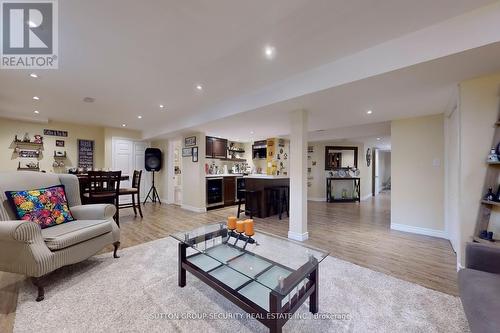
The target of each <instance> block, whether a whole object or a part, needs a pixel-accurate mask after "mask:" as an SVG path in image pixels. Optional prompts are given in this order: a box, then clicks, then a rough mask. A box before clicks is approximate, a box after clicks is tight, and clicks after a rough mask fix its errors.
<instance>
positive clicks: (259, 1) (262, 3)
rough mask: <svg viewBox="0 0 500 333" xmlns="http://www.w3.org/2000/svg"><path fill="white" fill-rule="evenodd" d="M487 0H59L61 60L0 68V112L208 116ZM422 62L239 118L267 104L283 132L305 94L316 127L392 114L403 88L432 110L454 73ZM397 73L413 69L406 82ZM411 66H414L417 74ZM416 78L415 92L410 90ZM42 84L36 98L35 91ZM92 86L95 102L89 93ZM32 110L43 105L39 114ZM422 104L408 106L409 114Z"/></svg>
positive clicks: (95, 117)
mask: <svg viewBox="0 0 500 333" xmlns="http://www.w3.org/2000/svg"><path fill="white" fill-rule="evenodd" d="M492 2H494V1H491V0H440V1H435V0H420V1H414V0H376V1H375V0H372V1H367V0H351V1H341V0H315V1H314V2H312V1H308V0H274V1H266V0H253V1H246V0H238V1H236V0H218V1H213V0H190V1H177V0H168V1H165V0H149V1H136V0H133V1H132V0H106V1H102V0H85V1H78V0H65V1H60V2H59V13H60V22H59V30H60V31H59V36H60V37H59V38H60V41H59V49H60V63H59V64H60V65H59V66H60V69H59V70H51V71H38V73H39V74H40V78H39V79H36V80H34V79H31V78H29V77H28V73H29V72H27V71H15V70H2V71H0V115H2V114H3V115H10V116H12V115H15V116H19V117H33V118H39V119H47V118H48V119H52V120H61V121H69V122H78V123H90V124H98V125H103V126H116V127H118V126H120V125H121V124H122V123H126V124H127V125H128V128H134V129H139V130H143V131H146V130H147V131H149V132H151V133H157V134H162V132H161V131H162V129H164V128H166V127H167V125H168V124H175V123H176V121H178V119H180V118H184V117H194V118H196V119H198V120H199V121H198V122H199V123H202V122H203V120H204V119H205V117H206V114H205V113H203V112H204V111H202V110H207V109H210V107H213V106H214V105H218V104H220V103H223V102H224V101H226V100H228V99H230V98H233V97H234V96H240V95H243V94H246V93H249V92H252V91H256V90H258V89H259V88H260V87H262V86H265V85H269V84H272V83H273V82H276V81H279V80H284V79H286V78H288V77H290V76H292V75H296V74H298V73H301V72H303V71H306V70H309V69H311V68H314V67H317V66H319V65H322V64H325V63H329V62H332V61H335V60H336V59H340V58H342V57H345V56H347V55H350V54H353V53H355V52H359V51H361V50H364V49H367V48H370V47H373V46H375V45H378V44H380V43H383V42H385V41H388V40H391V39H394V38H397V37H400V36H403V35H406V34H409V33H411V32H413V31H417V30H419V29H422V28H424V27H428V26H430V25H433V24H436V23H438V22H441V21H444V20H447V19H449V18H452V17H455V16H457V15H460V14H462V13H465V12H468V11H470V10H473V9H475V8H478V7H481V6H484V5H486V4H489V3H492ZM268 43H270V44H272V45H274V46H275V47H276V50H277V56H276V58H275V59H274V60H273V61H268V60H266V59H265V58H264V57H263V56H262V48H263V47H264V45H266V44H268ZM495 51H496V50H495ZM497 56H498V55H497ZM479 65H481V64H479ZM410 71H411V69H410ZM426 73H427V75H428V76H427V77H425V75H423V74H420V73H419V72H418V71H413V72H410V73H406V72H405V71H403V72H402V73H396V74H390V75H389V77H386V76H384V75H382V77H381V78H380V77H377V78H375V79H374V80H375V81H372V80H371V79H368V80H367V81H366V82H364V81H365V80H364V81H363V82H360V83H354V85H353V86H351V85H346V86H341V87H339V88H340V89H335V90H333V91H325V92H320V93H317V94H316V93H315V94H311V95H308V96H305V97H304V98H303V99H300V100H299V101H298V100H295V99H294V100H291V101H288V102H285V104H281V105H280V104H277V105H272V106H270V107H266V108H264V109H262V110H259V111H256V114H255V115H252V116H246V115H242V116H241V117H243V118H242V119H244V120H248V119H250V118H254V119H257V121H256V122H255V121H254V124H255V126H257V124H259V123H260V124H262V121H261V119H262V118H261V117H262V115H263V114H267V115H270V114H271V113H272V116H271V118H273V117H274V118H276V119H274V118H273V119H274V122H273V121H270V122H269V124H267V125H266V124H264V125H265V126H267V127H269V128H271V127H272V126H274V128H275V131H274V133H275V134H279V133H286V129H285V128H284V127H283V124H284V123H286V122H287V121H286V119H285V120H284V119H283V115H276V116H275V115H274V114H275V113H280V111H281V109H282V108H283V107H288V106H297V105H298V104H299V105H308V106H310V107H311V112H312V115H311V129H318V128H323V127H325V126H327V128H334V127H337V126H340V125H342V126H351V125H356V124H363V123H367V122H370V121H371V122H373V121H386V120H389V119H390V117H394V116H395V115H396V116H397V114H395V111H394V110H395V109H396V108H398V107H400V106H401V105H402V103H404V100H405V99H404V97H407V98H409V99H406V104H407V105H408V104H409V105H413V104H417V105H419V106H420V107H421V108H425V107H429V106H432V108H431V109H432V111H431V110H430V109H429V108H427V109H426V110H427V111H425V112H437V108H438V107H440V106H442V104H443V100H444V98H443V96H444V95H446V94H449V89H450V87H449V85H447V84H449V83H450V80H451V79H452V78H450V77H449V76H450V75H448V76H446V79H443V80H441V78H440V77H439V76H438V75H434V76H438V77H435V79H436V80H437V82H436V83H433V82H431V81H429V80H430V79H433V78H434V77H433V76H432V74H433V73H429V72H426ZM448 74H449V73H448ZM392 75H396V77H394V76H392ZM398 75H401V76H402V78H401V79H402V80H406V81H404V82H405V84H404V85H403V84H401V83H399V79H398ZM408 75H411V76H416V78H417V79H416V81H415V82H413V81H412V80H411V79H410V77H409V76H408ZM421 76H424V77H421ZM457 77H458V76H457ZM457 77H454V78H453V79H456V78H457ZM198 83H201V84H202V85H203V86H204V87H205V89H204V91H203V92H201V93H199V92H196V91H195V88H194V87H195V85H196V84H198ZM374 84H375V86H374ZM385 84H389V86H384V85H385ZM422 84H425V86H422ZM428 84H429V85H430V86H429V85H428ZM388 87H390V89H388ZM412 88H415V89H416V90H417V91H418V93H413V94H410V93H409V92H410V91H411V90H413V89H412ZM358 89H359V90H358ZM390 92H392V94H389V93H390ZM35 95H36V96H40V97H41V101H39V102H36V103H35V102H33V101H32V100H31V98H32V96H35ZM86 96H90V97H94V98H95V99H96V102H95V103H92V104H87V103H83V102H82V99H83V98H84V97H86ZM424 96H425V98H424ZM361 97H362V98H361ZM389 97H391V100H389ZM392 97H394V100H392ZM353 99H354V100H356V103H353ZM422 99H424V101H422ZM417 102H418V103H417ZM297 103H298V104H297ZM367 103H368V104H370V105H368V104H367ZM159 104H165V105H166V111H160V110H159V108H158V105H159ZM372 105H373V108H374V109H375V108H376V107H377V112H376V113H375V114H374V117H373V119H372V120H370V121H368V120H365V118H364V115H362V114H356V113H355V112H357V110H360V109H364V108H366V107H372ZM34 109H37V110H40V115H36V116H35V115H34V114H33V110H34ZM382 110H388V111H382ZM418 111H419V110H418V108H412V110H410V111H407V112H408V113H407V114H409V115H412V114H416V113H418ZM137 115H142V116H143V119H141V120H139V119H137ZM207 119H209V118H207ZM266 123H268V122H267V121H266ZM327 124H328V125H327ZM244 125H246V127H247V128H248V127H252V123H251V122H250V123H247V122H244V123H243V125H242V124H241V123H240V124H239V125H238V126H239V128H236V129H237V130H241V129H242V128H241V127H242V126H244ZM256 128H257V127H256ZM179 129H181V128H179ZM243 129H244V128H243ZM215 130H217V129H216V128H215V129H214V131H215ZM239 132H240V131H239ZM165 134H167V133H165ZM170 134H171V133H170ZM221 135H222V134H221ZM231 136H234V135H231Z"/></svg>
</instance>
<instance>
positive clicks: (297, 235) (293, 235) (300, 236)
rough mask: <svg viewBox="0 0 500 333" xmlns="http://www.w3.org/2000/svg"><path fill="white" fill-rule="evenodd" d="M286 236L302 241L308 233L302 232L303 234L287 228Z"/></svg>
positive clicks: (307, 236)
mask: <svg viewBox="0 0 500 333" xmlns="http://www.w3.org/2000/svg"><path fill="white" fill-rule="evenodd" d="M288 238H290V239H293V240H296V241H299V242H303V241H305V240H306V239H308V238H309V233H308V232H304V233H303V234H301V233H298V232H295V231H291V230H289V231H288Z"/></svg>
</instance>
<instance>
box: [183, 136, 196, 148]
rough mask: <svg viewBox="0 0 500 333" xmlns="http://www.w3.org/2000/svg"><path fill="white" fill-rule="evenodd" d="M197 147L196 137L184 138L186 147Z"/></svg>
mask: <svg viewBox="0 0 500 333" xmlns="http://www.w3.org/2000/svg"><path fill="white" fill-rule="evenodd" d="M193 146H196V136H189V137H187V138H184V147H193Z"/></svg>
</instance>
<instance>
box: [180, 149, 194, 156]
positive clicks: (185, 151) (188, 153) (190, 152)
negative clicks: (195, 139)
mask: <svg viewBox="0 0 500 333" xmlns="http://www.w3.org/2000/svg"><path fill="white" fill-rule="evenodd" d="M192 155H193V149H192V148H182V157H189V156H192Z"/></svg>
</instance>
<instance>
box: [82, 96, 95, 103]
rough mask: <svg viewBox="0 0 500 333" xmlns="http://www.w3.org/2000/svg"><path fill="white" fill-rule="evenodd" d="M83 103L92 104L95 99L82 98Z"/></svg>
mask: <svg viewBox="0 0 500 333" xmlns="http://www.w3.org/2000/svg"><path fill="white" fill-rule="evenodd" d="M83 101H84V102H85V103H94V102H95V98H94V97H84V98H83Z"/></svg>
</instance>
